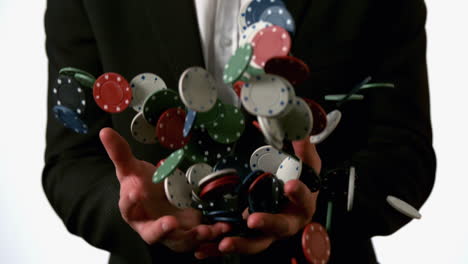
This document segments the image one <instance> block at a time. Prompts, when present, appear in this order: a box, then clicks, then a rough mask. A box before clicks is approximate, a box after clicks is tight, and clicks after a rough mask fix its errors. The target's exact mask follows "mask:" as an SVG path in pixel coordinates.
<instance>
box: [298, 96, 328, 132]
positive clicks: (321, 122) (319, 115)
mask: <svg viewBox="0 0 468 264" xmlns="http://www.w3.org/2000/svg"><path fill="white" fill-rule="evenodd" d="M303 99H304V101H306V103H307V105H309V107H310V110H311V111H312V116H313V118H314V123H313V127H312V132H311V133H310V134H311V135H318V134H320V133H322V131H324V130H325V128H326V127H327V112H325V110H324V109H323V107H322V106H321V105H320V104H319V103H317V102H315V101H314V100H312V99H309V98H303Z"/></svg>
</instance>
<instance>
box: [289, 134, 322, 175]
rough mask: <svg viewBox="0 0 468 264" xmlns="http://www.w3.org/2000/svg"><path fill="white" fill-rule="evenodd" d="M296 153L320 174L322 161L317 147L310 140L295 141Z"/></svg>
mask: <svg viewBox="0 0 468 264" xmlns="http://www.w3.org/2000/svg"><path fill="white" fill-rule="evenodd" d="M292 144H293V148H294V153H295V154H296V156H298V157H299V158H300V159H301V160H302V161H304V162H305V163H306V164H307V165H309V166H311V167H312V168H314V169H315V170H316V172H317V173H319V172H320V170H321V167H322V160H321V159H320V156H319V154H318V152H317V149H316V148H315V145H314V144H312V143H310V141H309V139H308V138H307V139H304V140H298V141H293V142H292Z"/></svg>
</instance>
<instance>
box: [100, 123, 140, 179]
mask: <svg viewBox="0 0 468 264" xmlns="http://www.w3.org/2000/svg"><path fill="white" fill-rule="evenodd" d="M99 138H100V139H101V142H102V144H103V145H104V148H105V149H106V151H107V154H108V155H109V158H110V159H111V160H112V162H113V163H114V166H115V168H116V170H117V176H118V177H120V176H123V175H126V174H127V172H128V170H129V169H130V168H131V167H132V165H133V162H134V160H135V157H134V156H133V154H132V151H131V149H130V146H129V145H128V143H127V141H126V140H125V139H124V138H123V137H121V136H120V135H119V134H118V133H117V132H116V131H114V130H113V129H112V128H108V127H106V128H103V129H101V131H100V132H99ZM119 180H120V179H119Z"/></svg>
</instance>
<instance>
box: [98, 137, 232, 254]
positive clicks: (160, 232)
mask: <svg viewBox="0 0 468 264" xmlns="http://www.w3.org/2000/svg"><path fill="white" fill-rule="evenodd" d="M99 137H100V138H101V141H102V144H103V145H104V147H105V149H106V151H107V154H108V155H109V157H110V159H111V160H112V162H113V163H114V166H115V170H116V174H117V178H118V180H119V182H120V201H119V208H120V212H121V214H122V217H123V219H124V220H125V221H126V222H127V223H128V224H129V225H130V226H131V227H132V228H133V229H134V230H135V231H136V232H137V233H138V234H140V236H141V238H142V239H143V240H144V241H146V243H148V244H153V243H157V242H160V243H162V244H164V245H166V246H167V247H168V248H170V249H172V250H173V251H176V252H186V251H190V250H194V249H196V248H198V247H199V246H200V245H202V244H203V243H205V242H208V241H210V240H214V239H216V238H218V237H219V236H220V235H221V234H223V233H225V232H228V231H229V225H227V224H225V223H216V224H214V225H203V224H201V213H200V212H199V211H197V210H195V209H192V208H188V209H179V208H176V207H174V206H173V205H171V204H170V203H169V202H168V200H167V198H166V196H165V191H164V186H163V183H158V184H154V183H153V182H152V176H153V173H154V172H155V171H156V166H154V165H153V164H151V163H149V162H146V161H142V160H138V159H136V158H135V156H133V154H132V152H131V149H130V146H129V145H128V143H127V141H125V139H124V138H122V137H121V136H120V135H119V134H118V133H117V132H115V131H114V130H113V129H111V128H104V129H102V130H101V132H100V133H99Z"/></svg>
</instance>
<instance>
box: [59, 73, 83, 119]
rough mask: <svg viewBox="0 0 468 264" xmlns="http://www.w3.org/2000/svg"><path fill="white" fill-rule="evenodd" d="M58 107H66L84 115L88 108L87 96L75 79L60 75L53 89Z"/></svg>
mask: <svg viewBox="0 0 468 264" xmlns="http://www.w3.org/2000/svg"><path fill="white" fill-rule="evenodd" d="M52 96H53V98H54V100H55V102H56V105H61V106H65V107H67V108H69V109H72V110H73V111H75V112H76V113H77V114H78V115H82V114H83V113H84V112H85V108H86V95H85V91H84V90H83V88H82V86H81V84H80V83H79V82H77V81H76V80H75V78H73V77H69V76H66V75H60V76H59V77H58V78H57V82H56V83H55V85H54V87H53V88H52Z"/></svg>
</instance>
